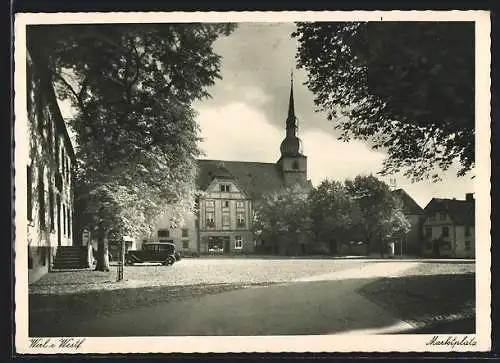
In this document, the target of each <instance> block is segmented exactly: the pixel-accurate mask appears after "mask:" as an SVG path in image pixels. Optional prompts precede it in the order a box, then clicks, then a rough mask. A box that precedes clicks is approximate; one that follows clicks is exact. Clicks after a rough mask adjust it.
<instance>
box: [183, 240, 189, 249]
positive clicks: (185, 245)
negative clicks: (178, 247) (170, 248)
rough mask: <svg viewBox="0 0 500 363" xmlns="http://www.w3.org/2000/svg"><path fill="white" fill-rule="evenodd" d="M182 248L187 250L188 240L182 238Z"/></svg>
mask: <svg viewBox="0 0 500 363" xmlns="http://www.w3.org/2000/svg"><path fill="white" fill-rule="evenodd" d="M182 248H183V249H185V250H187V249H188V248H189V240H187V239H185V240H182Z"/></svg>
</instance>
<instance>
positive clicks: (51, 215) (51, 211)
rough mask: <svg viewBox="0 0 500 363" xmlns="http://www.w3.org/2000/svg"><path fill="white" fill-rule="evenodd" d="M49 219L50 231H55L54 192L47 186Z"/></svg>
mask: <svg viewBox="0 0 500 363" xmlns="http://www.w3.org/2000/svg"><path fill="white" fill-rule="evenodd" d="M49 218H50V231H51V232H53V231H54V230H55V223H54V222H55V213H54V190H53V189H52V187H51V186H49Z"/></svg>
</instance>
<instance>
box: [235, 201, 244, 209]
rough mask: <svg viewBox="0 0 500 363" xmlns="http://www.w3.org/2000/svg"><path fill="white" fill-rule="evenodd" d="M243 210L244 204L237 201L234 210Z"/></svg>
mask: <svg viewBox="0 0 500 363" xmlns="http://www.w3.org/2000/svg"><path fill="white" fill-rule="evenodd" d="M244 208H245V202H244V201H242V200H239V201H237V202H236V209H244Z"/></svg>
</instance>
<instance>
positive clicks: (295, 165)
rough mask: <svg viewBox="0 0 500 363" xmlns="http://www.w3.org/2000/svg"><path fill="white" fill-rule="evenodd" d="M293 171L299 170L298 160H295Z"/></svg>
mask: <svg viewBox="0 0 500 363" xmlns="http://www.w3.org/2000/svg"><path fill="white" fill-rule="evenodd" d="M292 169H293V170H298V169H299V162H298V161H297V160H294V161H293V163H292Z"/></svg>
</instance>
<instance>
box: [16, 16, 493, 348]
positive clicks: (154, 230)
mask: <svg viewBox="0 0 500 363" xmlns="http://www.w3.org/2000/svg"><path fill="white" fill-rule="evenodd" d="M489 69H490V17H489V13H488V12H485V11H410V12H404V11H355V12H225V13H224V12H206V13H205V12H194V13H182V12H180V13H162V12H151V13H147V12H145V13H54V14H48V13H47V14H46V13H36V14H16V17H15V122H14V132H15V166H14V167H15V190H16V194H15V221H14V222H15V231H16V232H15V235H16V241H15V256H16V257H15V261H14V262H15V334H16V336H15V349H16V351H17V352H18V353H22V354H54V353H75V354H82V353H150V352H153V353H177V352H179V353H186V352H191V353H207V352H216V353H217V352H235V353H237V352H451V351H455V352H470V351H483V352H484V351H488V350H490V348H491V342H490V333H491V319H490V300H491V294H490V280H491V276H490V245H491V240H490V205H491V202H490V72H489Z"/></svg>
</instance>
